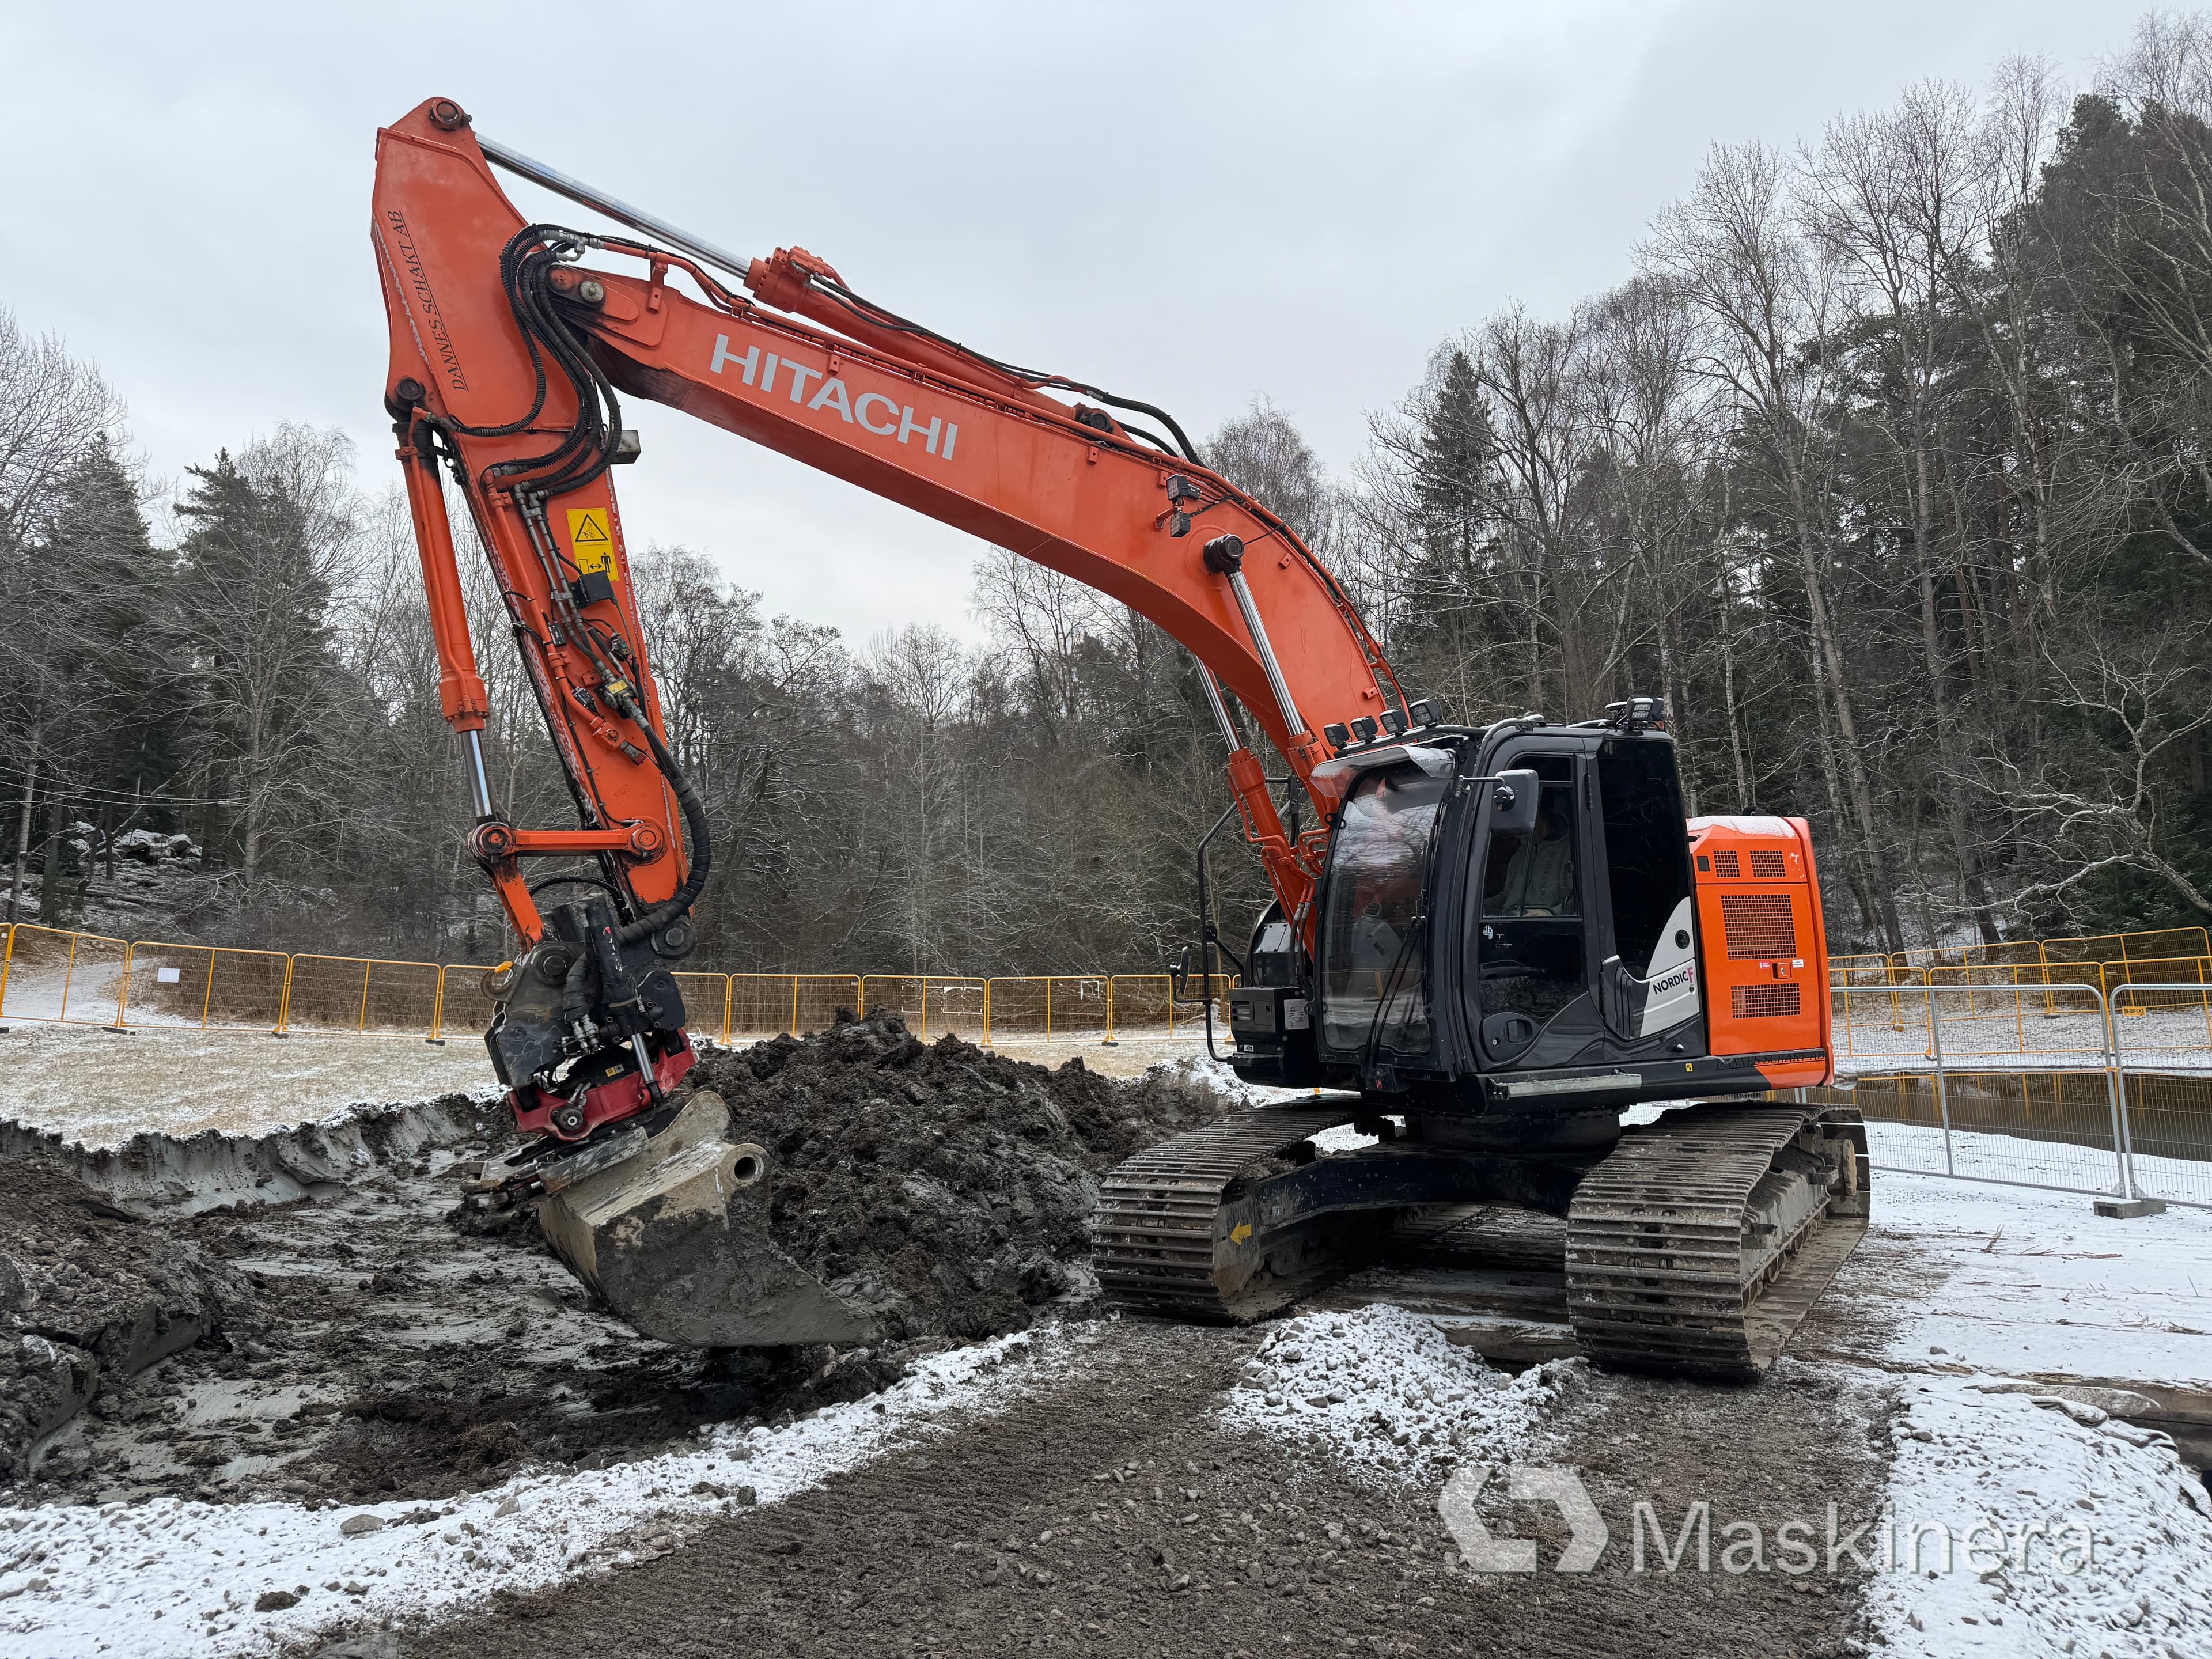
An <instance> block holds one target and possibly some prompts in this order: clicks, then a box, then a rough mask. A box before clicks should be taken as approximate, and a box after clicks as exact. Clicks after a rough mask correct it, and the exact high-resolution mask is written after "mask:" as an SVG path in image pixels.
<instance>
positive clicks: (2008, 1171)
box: [1867, 1123, 2212, 1205]
mask: <svg viewBox="0 0 2212 1659" xmlns="http://www.w3.org/2000/svg"><path fill="white" fill-rule="evenodd" d="M1867 1149H1868V1151H1869V1153H1870V1154H1871V1155H1872V1157H1873V1159H1874V1163H1875V1168H1876V1169H1877V1170H1917V1171H1919V1172H1921V1173H1923V1174H1928V1175H1938V1174H1942V1173H1943V1171H1944V1147H1943V1132H1942V1129H1940V1128H1938V1127H1935V1126H1933V1125H1929V1124H1918V1123H1869V1124H1868V1125H1867ZM1950 1157H1951V1168H1952V1170H1954V1171H1955V1172H1956V1173H1957V1174H1959V1175H1960V1176H1966V1178H1968V1179H1969V1180H1975V1181H1997V1182H2027V1183H2028V1184H2029V1185H2031V1186H2033V1187H2047V1188H2069V1189H2071V1190H2072V1191H2074V1192H2075V1193H2094V1194H2104V1193H2117V1192H2118V1190H2119V1185H2120V1167H2119V1163H2118V1159H2116V1158H2114V1157H2113V1156H2112V1153H2111V1152H2108V1151H2106V1149H2105V1148H2104V1147H2101V1146H2076V1145H2075V1144H2074V1143H2072V1142H2070V1141H2066V1140H2058V1139H2049V1140H2043V1139H2034V1138H2033V1137H2032V1136H2030V1135H2027V1134H1993V1133H1981V1132H1978V1131H1975V1130H1962V1129H1954V1130H1953V1131H1952V1133H1951V1146H1950ZM2130 1164H2131V1166H2132V1167H2133V1169H2134V1171H2135V1182H2136V1188H2138V1189H2139V1190H2141V1191H2142V1192H2146V1193H2150V1194H2154V1195H2156V1196H2159V1197H2161V1198H2166V1199H2169V1200H2172V1201H2174V1202H2177V1203H2183V1204H2196V1205H2212V1164H2207V1163H2204V1162H2203V1161H2201V1160H2199V1159H2196V1158H2161V1157H2159V1156H2157V1155H2155V1154H2154V1153H2150V1152H2135V1153H2134V1154H2133V1155H2132V1157H2131V1158H2130Z"/></svg>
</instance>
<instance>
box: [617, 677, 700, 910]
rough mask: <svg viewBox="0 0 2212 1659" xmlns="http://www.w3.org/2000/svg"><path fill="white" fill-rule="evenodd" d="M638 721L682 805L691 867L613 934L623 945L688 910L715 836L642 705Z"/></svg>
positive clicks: (655, 760)
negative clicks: (674, 887) (680, 880)
mask: <svg viewBox="0 0 2212 1659" xmlns="http://www.w3.org/2000/svg"><path fill="white" fill-rule="evenodd" d="M637 725H638V729H639V730H640V731H641V732H644V733H645V741H646V743H647V745H648V746H649V747H650V748H651V749H652V750H653V764H654V765H655V766H657V767H659V769H660V775H661V776H663V777H664V778H666V779H667V780H668V787H669V788H670V789H671V790H672V791H673V792H674V793H675V795H676V804H677V805H678V806H680V807H682V808H683V809H684V828H685V829H687V830H689V831H690V836H691V869H690V873H689V874H687V875H686V876H685V877H684V884H683V885H682V886H681V887H678V889H677V890H675V891H674V892H673V893H671V894H670V895H669V896H668V897H667V898H666V899H665V900H664V901H662V902H660V903H659V904H656V905H654V906H653V908H652V909H650V910H648V911H647V912H646V913H645V914H644V915H641V916H640V917H639V918H638V919H637V920H636V921H633V922H630V923H629V924H627V925H626V926H625V927H623V929H622V930H621V931H620V932H619V933H617V934H616V938H617V939H620V940H621V941H622V942H623V944H624V945H634V944H635V943H636V942H637V941H638V940H639V939H643V938H645V937H646V936H647V934H649V933H658V932H659V930H660V929H662V928H663V927H666V926H667V925H668V924H669V923H670V922H671V921H675V920H676V919H677V917H678V916H680V915H683V914H684V912H685V911H687V910H689V909H690V908H691V906H692V905H693V904H694V903H695V902H696V901H697V899H698V897H699V895H700V894H701V893H702V892H703V891H704V890H706V886H707V872H708V870H710V869H712V868H713V867H714V832H713V831H712V830H710V829H708V827H707V807H706V804H705V803H704V802H703V801H702V800H701V799H699V792H698V791H697V790H696V789H694V788H693V787H691V780H690V778H688V777H686V776H685V775H684V769H683V768H682V767H680V766H678V764H677V763H676V757H675V756H673V755H671V754H670V753H669V752H668V745H667V744H665V743H663V742H662V741H661V740H660V733H659V732H656V731H654V730H653V722H652V721H651V720H648V719H647V718H646V714H645V711H644V710H643V709H642V708H641V709H639V710H638V713H637Z"/></svg>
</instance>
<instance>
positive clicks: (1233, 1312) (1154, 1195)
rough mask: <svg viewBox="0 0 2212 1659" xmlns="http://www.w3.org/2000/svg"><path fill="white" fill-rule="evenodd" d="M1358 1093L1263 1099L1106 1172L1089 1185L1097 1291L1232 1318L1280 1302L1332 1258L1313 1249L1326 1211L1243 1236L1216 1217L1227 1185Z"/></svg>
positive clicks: (1190, 1315) (1153, 1309) (1172, 1310)
mask: <svg viewBox="0 0 2212 1659" xmlns="http://www.w3.org/2000/svg"><path fill="white" fill-rule="evenodd" d="M1358 1112H1359V1103H1358V1101H1357V1100H1354V1099H1349V1098H1347V1099H1345V1100H1342V1101H1340V1102H1334V1103H1330V1104H1328V1105H1324V1106H1291V1107H1282V1106H1263V1107H1260V1108H1258V1109H1255V1110H1253V1111H1249V1112H1239V1113H1237V1114H1236V1115H1233V1116H1230V1117H1225V1118H1223V1119H1221V1120H1220V1121H1218V1122H1215V1123H1210V1124H1208V1125H1207V1126H1206V1127H1205V1128H1203V1129H1196V1130H1194V1131H1192V1132H1191V1133H1188V1134H1183V1135H1177V1136H1176V1137H1175V1139H1172V1140H1164V1141H1162V1142H1161V1143H1160V1144H1159V1145H1158V1146H1154V1147H1152V1148H1150V1149H1149V1150H1148V1151H1146V1152H1139V1153H1138V1154H1137V1156H1136V1157H1134V1158H1131V1159H1129V1161H1128V1162H1127V1163H1126V1164H1121V1166H1120V1167H1119V1168H1117V1169H1115V1170H1113V1171H1112V1172H1111V1173H1109V1175H1108V1176H1107V1177H1106V1179H1105V1182H1104V1183H1103V1186H1102V1188H1101V1190H1100V1192H1099V1196H1098V1220H1097V1228H1096V1230H1095V1232H1094V1234H1093V1237H1094V1239H1095V1245H1094V1255H1093V1260H1094V1261H1095V1263H1096V1265H1097V1273H1098V1282H1099V1283H1100V1284H1101V1285H1103V1286H1104V1288H1105V1291H1106V1294H1107V1295H1108V1296H1109V1297H1112V1298H1113V1299H1114V1300H1115V1301H1116V1302H1118V1303H1120V1304H1122V1305H1123V1306H1125V1307H1130V1308H1136V1309H1140V1310H1144V1311H1146V1312H1148V1313H1159V1314H1165V1315H1168V1316H1170V1317H1173V1318H1177V1319H1194V1320H1203V1321H1207V1322H1237V1323H1241V1322H1244V1321H1246V1320H1251V1319H1258V1318H1261V1317H1262V1316H1266V1315H1267V1314H1270V1313H1273V1312H1274V1311H1275V1310H1277V1309H1279V1308H1283V1307H1287V1306H1289V1305H1290V1304H1291V1303H1293V1302H1295V1301H1297V1299H1298V1297H1299V1296H1300V1295H1301V1294H1303V1293H1304V1291H1305V1290H1306V1289H1307V1288H1308V1287H1309V1286H1310V1285H1312V1284H1313V1283H1314V1282H1315V1281H1316V1279H1320V1278H1322V1276H1324V1275H1325V1274H1327V1273H1330V1272H1332V1271H1334V1269H1335V1268H1336V1267H1339V1266H1340V1265H1341V1260H1340V1257H1339V1256H1338V1255H1336V1253H1334V1252H1333V1251H1319V1252H1317V1251H1316V1246H1318V1245H1320V1244H1322V1243H1323V1242H1324V1240H1323V1238H1322V1231H1323V1229H1324V1227H1325V1225H1326V1224H1327V1223H1328V1222H1329V1221H1330V1220H1331V1219H1332V1218H1331V1217H1328V1216H1326V1215H1320V1216H1309V1217H1307V1218H1304V1220H1303V1221H1301V1222H1298V1223H1295V1224H1293V1225H1291V1226H1289V1227H1285V1228H1280V1229H1276V1230H1273V1231H1267V1232H1266V1233H1262V1234H1258V1235H1255V1234H1254V1233H1253V1232H1252V1231H1251V1230H1250V1229H1249V1227H1248V1228H1247V1229H1246V1230H1245V1234H1244V1237H1242V1238H1238V1237H1232V1236H1231V1234H1233V1232H1234V1231H1235V1229H1234V1228H1233V1227H1231V1228H1225V1227H1224V1226H1223V1225H1222V1223H1223V1222H1224V1221H1225V1219H1226V1217H1225V1203H1226V1202H1227V1201H1228V1200H1230V1199H1231V1196H1232V1194H1231V1192H1230V1185H1231V1182H1234V1181H1235V1180H1236V1179H1237V1176H1238V1174H1239V1173H1240V1172H1242V1171H1243V1170H1246V1169H1247V1168H1249V1166H1251V1165H1252V1164H1257V1163H1261V1162H1262V1161H1265V1160H1273V1159H1279V1158H1284V1157H1285V1156H1289V1155H1292V1154H1295V1153H1296V1152H1297V1149H1298V1146H1299V1143H1300V1142H1302V1141H1304V1139H1306V1138H1307V1137H1308V1136H1310V1135H1316V1134H1319V1133H1321V1132H1322V1130H1324V1129H1334V1128H1335V1127H1338V1126H1339V1125H1340V1124H1346V1123H1349V1122H1351V1121H1352V1119H1353V1118H1354V1117H1355V1116H1357V1115H1358Z"/></svg>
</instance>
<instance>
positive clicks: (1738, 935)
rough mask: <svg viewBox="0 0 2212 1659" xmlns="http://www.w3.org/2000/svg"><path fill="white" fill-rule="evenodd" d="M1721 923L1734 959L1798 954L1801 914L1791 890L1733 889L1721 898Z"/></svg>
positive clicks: (1730, 954)
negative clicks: (1792, 900) (1793, 906)
mask: <svg viewBox="0 0 2212 1659" xmlns="http://www.w3.org/2000/svg"><path fill="white" fill-rule="evenodd" d="M1721 927H1722V929H1723V932H1724V933H1727V935H1728V953H1729V958H1730V959H1731V960H1733V961H1739V962H1741V961H1752V962H1763V961H1770V960H1771V959H1773V958H1774V957H1790V958H1794V957H1796V955H1797V918H1796V915H1795V914H1794V913H1793V912H1792V911H1791V909H1790V896H1789V895H1788V894H1787V893H1730V894H1728V895H1727V896H1724V897H1723V899H1722V900H1721Z"/></svg>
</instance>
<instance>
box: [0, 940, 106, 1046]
mask: <svg viewBox="0 0 2212 1659" xmlns="http://www.w3.org/2000/svg"><path fill="white" fill-rule="evenodd" d="M130 970H131V946H130V944H129V942H128V941H127V940H124V939H110V938H108V937H107V936H106V934H104V933H70V932H68V931H67V930H65V929H64V928H59V927H39V926H38V925H37V924H36V923H33V922H27V921H19V922H12V923H10V924H9V927H8V936H7V942H6V943H5V945H0V1020H4V1019H34V1020H42V1021H48V1022H51V1023H52V1024H63V1025H120V1024H122V1023H123V997H124V981H125V978H126V977H127V976H128V975H129V973H130Z"/></svg>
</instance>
